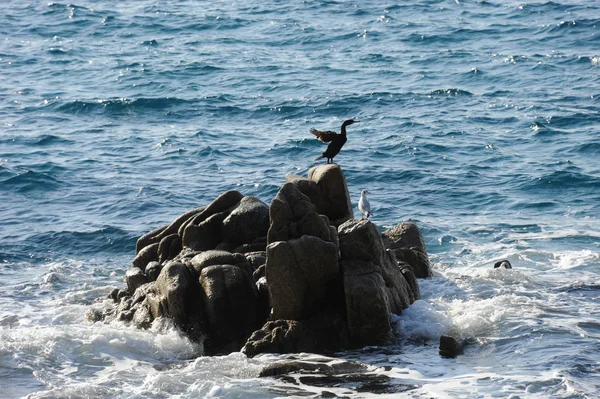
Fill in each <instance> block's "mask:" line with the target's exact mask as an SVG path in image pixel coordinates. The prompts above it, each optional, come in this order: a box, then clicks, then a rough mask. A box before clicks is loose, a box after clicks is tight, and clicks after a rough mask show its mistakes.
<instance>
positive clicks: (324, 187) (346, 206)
mask: <svg viewBox="0 0 600 399" xmlns="http://www.w3.org/2000/svg"><path fill="white" fill-rule="evenodd" d="M308 178H309V179H311V180H313V181H315V182H316V183H317V185H318V186H319V187H320V188H321V193H322V198H323V212H322V213H323V214H324V215H326V216H327V217H328V218H329V220H332V221H333V224H334V225H335V226H339V225H340V224H341V223H343V222H345V221H346V220H349V219H352V218H354V211H353V210H352V203H351V202H350V193H349V192H348V185H347V184H346V178H345V177H344V173H343V172H342V169H341V168H340V167H339V166H338V165H337V164H326V165H319V166H315V167H314V168H312V169H310V170H309V171H308Z"/></svg>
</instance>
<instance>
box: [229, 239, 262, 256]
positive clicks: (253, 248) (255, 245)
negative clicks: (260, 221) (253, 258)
mask: <svg viewBox="0 0 600 399" xmlns="http://www.w3.org/2000/svg"><path fill="white" fill-rule="evenodd" d="M266 249H267V236H262V237H258V238H256V239H255V240H254V241H252V242H251V243H248V244H242V245H239V246H237V247H235V248H234V249H233V250H232V251H231V252H237V253H240V254H246V253H251V252H261V251H262V252H264V251H266Z"/></svg>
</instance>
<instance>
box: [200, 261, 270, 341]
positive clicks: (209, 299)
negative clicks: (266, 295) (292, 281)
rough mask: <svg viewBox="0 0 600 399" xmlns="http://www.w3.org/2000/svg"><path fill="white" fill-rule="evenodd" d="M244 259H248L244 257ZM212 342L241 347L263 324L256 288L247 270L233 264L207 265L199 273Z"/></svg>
mask: <svg viewBox="0 0 600 399" xmlns="http://www.w3.org/2000/svg"><path fill="white" fill-rule="evenodd" d="M244 260H246V259H245V258H244ZM200 285H201V286H202V289H203V291H204V294H205V296H206V298H205V301H204V303H205V311H206V316H207V320H208V324H209V328H210V332H211V337H212V341H214V342H215V344H216V346H217V347H222V346H224V345H227V346H228V347H229V350H239V349H240V348H241V347H242V345H243V343H244V342H245V341H246V339H247V338H248V337H249V336H250V333H251V332H252V331H254V329H255V328H256V327H257V325H259V323H262V320H258V319H257V302H258V301H257V294H258V292H257V289H256V286H255V285H254V281H253V280H252V278H251V277H250V276H249V275H248V273H247V272H245V271H243V270H242V269H241V268H239V267H237V266H233V265H216V266H207V267H204V268H203V269H202V272H201V273H200Z"/></svg>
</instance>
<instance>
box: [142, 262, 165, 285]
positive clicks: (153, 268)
mask: <svg viewBox="0 0 600 399" xmlns="http://www.w3.org/2000/svg"><path fill="white" fill-rule="evenodd" d="M162 268H163V267H162V265H161V264H160V263H158V262H150V263H148V264H147V265H146V270H145V271H144V273H146V276H147V277H148V281H156V279H157V278H158V276H159V275H160V272H161V270H162Z"/></svg>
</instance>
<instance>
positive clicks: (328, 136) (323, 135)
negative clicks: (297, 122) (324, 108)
mask: <svg viewBox="0 0 600 399" xmlns="http://www.w3.org/2000/svg"><path fill="white" fill-rule="evenodd" d="M310 132H311V133H312V134H314V135H315V136H317V140H319V141H322V142H323V143H328V142H330V141H331V140H333V138H334V137H335V136H336V135H337V133H336V132H332V131H329V130H317V129H315V128H311V129H310Z"/></svg>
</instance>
